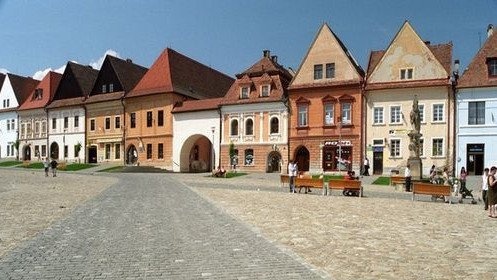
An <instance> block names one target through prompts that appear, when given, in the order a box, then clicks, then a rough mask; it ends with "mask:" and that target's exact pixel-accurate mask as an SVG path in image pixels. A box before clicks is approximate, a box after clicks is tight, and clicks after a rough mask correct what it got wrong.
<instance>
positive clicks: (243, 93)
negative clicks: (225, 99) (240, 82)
mask: <svg viewBox="0 0 497 280" xmlns="http://www.w3.org/2000/svg"><path fill="white" fill-rule="evenodd" d="M240 98H241V99H247V98H249V88H248V87H242V89H241V93H240Z"/></svg>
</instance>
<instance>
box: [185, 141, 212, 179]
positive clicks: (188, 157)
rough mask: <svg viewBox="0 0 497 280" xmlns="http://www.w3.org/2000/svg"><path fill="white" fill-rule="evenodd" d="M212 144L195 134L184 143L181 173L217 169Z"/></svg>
mask: <svg viewBox="0 0 497 280" xmlns="http://www.w3.org/2000/svg"><path fill="white" fill-rule="evenodd" d="M213 162H214V152H213V149H212V142H211V140H209V138H207V137H205V136H204V135H200V134H195V135H192V136H190V137H188V139H186V141H185V142H184V143H183V146H182V147H181V151H180V162H179V165H180V172H208V171H210V170H212V169H214V168H215V166H214V165H215V164H214V163H213Z"/></svg>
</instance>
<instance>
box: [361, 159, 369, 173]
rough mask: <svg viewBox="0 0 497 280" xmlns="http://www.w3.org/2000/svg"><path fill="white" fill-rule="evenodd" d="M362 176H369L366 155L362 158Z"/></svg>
mask: <svg viewBox="0 0 497 280" xmlns="http://www.w3.org/2000/svg"><path fill="white" fill-rule="evenodd" d="M362 175H364V176H369V159H368V158H367V157H365V158H364V173H362Z"/></svg>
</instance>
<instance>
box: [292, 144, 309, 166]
mask: <svg viewBox="0 0 497 280" xmlns="http://www.w3.org/2000/svg"><path fill="white" fill-rule="evenodd" d="M309 157H310V156H309V150H307V148H306V147H305V146H300V147H298V148H297V151H296V152H295V156H294V159H295V160H296V161H297V166H298V170H299V171H309Z"/></svg>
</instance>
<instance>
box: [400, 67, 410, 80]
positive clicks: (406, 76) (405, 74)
mask: <svg viewBox="0 0 497 280" xmlns="http://www.w3.org/2000/svg"><path fill="white" fill-rule="evenodd" d="M412 76H413V69H412V68H403V69H400V79H401V80H412Z"/></svg>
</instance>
